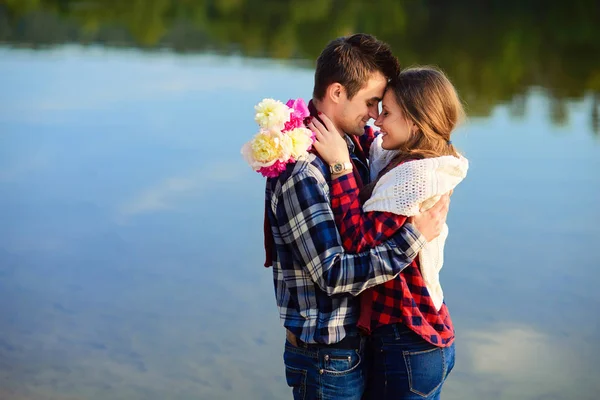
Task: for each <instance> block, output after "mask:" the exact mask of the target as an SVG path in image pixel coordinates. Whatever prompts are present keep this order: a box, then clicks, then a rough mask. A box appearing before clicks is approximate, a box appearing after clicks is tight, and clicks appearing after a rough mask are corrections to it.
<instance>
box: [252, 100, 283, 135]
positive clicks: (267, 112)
mask: <svg viewBox="0 0 600 400" xmlns="http://www.w3.org/2000/svg"><path fill="white" fill-rule="evenodd" d="M254 109H255V110H256V115H255V117H254V120H255V121H256V122H257V123H258V125H259V126H260V127H261V129H263V130H271V129H277V130H282V129H283V128H284V126H285V123H286V122H287V121H289V119H290V115H291V114H292V111H293V110H292V109H291V108H289V107H288V106H286V105H285V104H283V103H282V102H280V101H277V100H274V99H264V100H263V101H261V102H260V103H258V104H257V105H256V106H255V107H254Z"/></svg>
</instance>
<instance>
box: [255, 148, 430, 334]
mask: <svg viewBox="0 0 600 400" xmlns="http://www.w3.org/2000/svg"><path fill="white" fill-rule="evenodd" d="M329 180H330V174H329V167H328V166H327V165H326V164H325V163H324V162H323V161H322V160H321V159H320V158H318V157H316V156H315V155H314V154H310V155H309V157H308V158H307V160H300V161H298V162H296V163H295V164H289V165H288V168H287V170H286V171H284V172H283V173H282V174H281V175H280V176H279V177H277V178H269V179H267V185H266V191H265V206H266V211H267V216H268V219H269V222H270V225H271V229H272V231H273V239H274V245H275V251H274V252H273V280H274V285H275V297H276V300H277V305H278V307H279V313H280V317H281V319H282V322H283V325H284V326H285V327H286V328H287V329H289V330H290V331H291V332H292V333H293V334H294V335H296V336H297V337H299V338H300V339H301V340H302V341H304V342H307V343H324V344H331V343H336V342H338V341H340V340H342V339H343V338H344V337H345V336H346V335H347V334H350V333H352V332H354V334H355V333H356V332H357V331H358V328H357V322H358V318H359V312H360V309H359V307H360V304H359V301H358V298H357V297H355V296H357V295H358V294H359V293H361V292H362V291H364V290H365V289H367V288H369V287H372V286H375V285H379V284H382V283H383V282H385V281H388V280H390V279H393V278H394V276H396V275H397V274H398V273H399V272H400V271H402V270H403V269H404V268H405V267H406V266H407V265H409V264H410V263H411V262H412V260H413V259H414V257H416V255H417V253H418V252H419V250H420V249H421V247H422V244H423V241H422V239H421V238H420V237H419V236H417V235H415V233H414V232H413V231H412V230H411V229H410V228H406V227H404V228H403V229H398V233H397V234H396V235H393V236H391V238H390V240H388V241H385V242H383V241H382V244H381V245H379V246H377V247H375V248H373V249H371V250H368V251H367V250H365V251H364V252H361V253H360V254H348V253H345V252H344V248H343V246H342V241H341V239H340V235H339V233H338V230H337V228H336V225H335V219H334V215H333V211H332V209H331V204H330V187H329V183H328V181H329Z"/></svg>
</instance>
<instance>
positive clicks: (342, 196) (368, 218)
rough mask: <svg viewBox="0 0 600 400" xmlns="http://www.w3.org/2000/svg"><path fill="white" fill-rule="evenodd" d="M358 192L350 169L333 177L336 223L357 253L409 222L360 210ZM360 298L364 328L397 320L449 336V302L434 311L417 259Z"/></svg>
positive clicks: (442, 341) (435, 337)
mask: <svg viewBox="0 0 600 400" xmlns="http://www.w3.org/2000/svg"><path fill="white" fill-rule="evenodd" d="M368 133H371V132H368ZM358 195H359V189H358V187H357V184H356V180H355V179H354V176H353V175H352V174H347V175H343V176H341V177H339V178H336V179H333V180H332V185H331V206H332V209H333V213H334V215H335V220H336V225H337V226H338V229H339V231H340V235H341V237H342V240H343V245H344V248H345V249H346V250H347V251H349V252H357V253H359V252H362V251H365V250H368V249H370V248H372V247H373V246H376V245H378V244H380V243H382V242H383V241H385V240H386V239H388V238H389V237H390V236H392V235H393V234H394V233H395V232H396V231H397V230H398V229H399V228H400V227H401V226H402V225H404V224H405V223H408V222H407V221H406V220H407V218H406V217H405V216H401V215H395V214H392V213H384V212H377V211H374V212H367V213H365V212H363V211H362V206H361V204H360V200H359V197H358ZM390 216H394V218H395V221H396V223H397V225H396V226H389V221H390ZM382 221H387V222H388V224H383V223H382ZM360 300H361V316H360V320H359V322H358V325H359V327H361V328H362V329H364V330H366V331H367V332H370V331H371V330H373V329H375V328H377V327H379V326H382V325H388V324H393V323H397V322H400V323H403V324H404V325H406V326H407V327H409V328H410V329H411V330H413V331H414V332H415V333H417V334H418V335H419V336H421V337H422V338H423V339H425V340H426V341H428V342H429V343H431V344H433V345H436V346H439V347H446V346H450V345H451V344H452V342H453V341H454V327H453V325H452V320H451V319H450V314H449V313H448V308H447V307H446V304H445V303H444V304H443V305H442V307H441V308H440V310H439V311H437V310H436V309H435V306H434V304H433V301H432V299H431V297H430V296H429V292H428V291H427V287H426V285H425V282H424V281H423V276H422V275H421V270H420V269H419V264H418V259H416V260H415V261H413V262H412V263H411V264H410V265H409V266H408V267H407V268H405V269H404V270H403V271H402V272H401V273H400V274H399V275H398V276H397V277H396V278H394V279H392V280H390V281H388V282H386V283H384V284H381V285H379V286H376V287H374V288H372V289H368V290H366V291H364V292H363V293H362V294H361V299H360Z"/></svg>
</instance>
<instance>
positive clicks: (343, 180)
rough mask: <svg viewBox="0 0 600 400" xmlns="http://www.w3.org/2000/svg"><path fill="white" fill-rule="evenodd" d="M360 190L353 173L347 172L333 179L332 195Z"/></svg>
mask: <svg viewBox="0 0 600 400" xmlns="http://www.w3.org/2000/svg"><path fill="white" fill-rule="evenodd" d="M355 190H358V186H357V184H356V179H355V178H354V174H353V173H349V174H345V175H341V176H338V177H336V178H333V179H332V180H331V195H332V196H341V195H343V194H347V193H352V192H353V191H355Z"/></svg>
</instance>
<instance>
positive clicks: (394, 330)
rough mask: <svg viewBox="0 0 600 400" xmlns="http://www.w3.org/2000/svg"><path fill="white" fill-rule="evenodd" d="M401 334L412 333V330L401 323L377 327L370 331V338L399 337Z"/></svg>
mask: <svg viewBox="0 0 600 400" xmlns="http://www.w3.org/2000/svg"><path fill="white" fill-rule="evenodd" d="M402 333H412V330H411V329H410V328H409V327H408V326H406V325H404V324H403V323H401V322H396V323H394V324H387V325H382V326H378V327H377V328H375V329H373V330H372V331H371V336H374V337H377V336H389V335H400V334H402Z"/></svg>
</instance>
